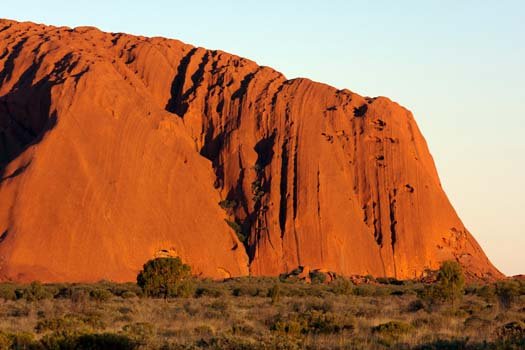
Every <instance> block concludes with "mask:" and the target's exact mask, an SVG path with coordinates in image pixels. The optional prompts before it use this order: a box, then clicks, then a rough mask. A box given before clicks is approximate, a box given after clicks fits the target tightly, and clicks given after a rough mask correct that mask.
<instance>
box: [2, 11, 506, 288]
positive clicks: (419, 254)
mask: <svg viewBox="0 0 525 350" xmlns="http://www.w3.org/2000/svg"><path fill="white" fill-rule="evenodd" d="M0 39H1V40H0V162H1V163H0V164H2V165H1V167H0V174H1V178H2V180H1V182H0V278H2V279H14V280H32V279H38V280H42V281H95V280H99V279H112V280H117V281H128V280H133V279H134V278H135V276H136V273H137V271H138V270H139V268H140V267H141V265H142V264H143V263H144V262H145V261H146V260H148V259H150V258H152V257H154V256H156V255H158V254H166V251H167V252H169V254H172V255H179V256H181V257H182V259H183V260H184V261H185V262H187V263H189V264H191V265H192V267H193V270H194V271H195V272H196V273H197V274H200V275H203V276H210V277H214V278H222V277H229V276H241V275H247V274H248V273H251V274H254V275H276V274H279V273H282V272H287V271H290V270H293V269H294V268H296V267H297V266H298V265H305V266H309V267H310V268H312V269H327V270H329V271H335V272H337V273H341V274H346V275H350V274H363V275H366V274H372V275H376V276H395V277H398V278H411V277H417V276H420V275H421V274H422V273H423V272H424V270H425V269H428V268H432V269H433V268H437V267H438V266H439V263H440V261H443V260H446V259H457V260H458V261H460V262H461V263H462V264H463V266H464V267H465V268H466V270H467V271H468V273H469V274H470V275H476V276H480V277H481V276H485V277H498V276H500V273H499V272H498V271H497V270H496V269H495V268H494V267H493V266H492V265H491V263H490V262H489V261H488V259H487V258H486V256H485V255H484V253H483V251H482V250H481V248H480V247H479V245H478V244H477V243H476V241H475V240H474V238H473V237H472V236H471V235H470V233H469V232H468V231H467V230H466V229H465V227H464V226H463V224H462V223H461V220H460V219H459V218H458V216H457V215H456V213H455V211H454V209H453V208H452V206H451V205H450V203H449V201H448V199H447V197H446V195H445V193H444V192H443V190H442V188H441V185H440V182H439V178H438V175H437V173H436V169H435V166H434V163H433V160H432V157H431V156H430V153H429V151H428V149H427V146H426V143H425V141H424V138H423V136H422V135H421V133H420V132H419V130H418V128H417V125H416V123H415V121H414V119H413V117H412V115H411V113H410V112H409V111H407V110H406V109H404V108H403V107H401V106H399V105H398V104H396V103H394V102H392V101H390V100H389V99H387V98H384V97H379V98H373V99H372V98H364V97H361V96H359V95H357V94H355V93H353V92H351V91H348V90H336V89H334V88H332V87H330V86H327V85H324V84H320V83H316V82H312V81H310V80H308V79H294V80H286V78H285V77H284V76H283V75H282V74H280V73H278V72H276V71H274V70H273V69H271V68H267V67H260V66H258V65H257V64H255V63H254V62H252V61H249V60H246V59H243V58H240V57H237V56H234V55H230V54H227V53H224V52H221V51H210V50H205V49H202V48H195V47H192V46H190V45H185V44H183V43H181V42H179V41H176V40H168V39H163V38H144V37H135V36H130V35H125V34H111V33H103V32H100V31H98V30H97V29H94V28H89V27H83V28H75V29H70V28H65V27H63V28H56V27H51V26H43V25H36V24H31V23H17V22H12V21H6V20H0ZM224 199H227V200H229V201H230V202H231V203H235V206H234V207H233V208H230V209H228V210H223V209H222V208H221V207H220V206H219V204H218V203H219V201H221V200H224ZM225 219H227V220H230V221H235V220H236V221H237V222H238V223H239V225H240V226H242V229H243V234H244V235H245V236H247V237H246V240H245V241H244V244H243V243H242V242H241V241H240V240H239V239H238V238H237V236H236V234H235V233H234V232H233V230H232V229H231V228H230V227H229V226H228V224H227V223H226V221H225Z"/></svg>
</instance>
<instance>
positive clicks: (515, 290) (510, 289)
mask: <svg viewBox="0 0 525 350" xmlns="http://www.w3.org/2000/svg"><path fill="white" fill-rule="evenodd" d="M496 295H497V296H498V300H499V303H500V305H501V306H502V307H503V308H504V309H510V308H511V307H512V304H513V303H514V302H515V301H516V300H518V298H519V295H520V285H519V283H518V281H512V280H509V281H499V282H498V283H496Z"/></svg>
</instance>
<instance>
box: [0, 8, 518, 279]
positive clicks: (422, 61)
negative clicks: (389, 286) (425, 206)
mask: <svg viewBox="0 0 525 350" xmlns="http://www.w3.org/2000/svg"><path fill="white" fill-rule="evenodd" d="M0 17H5V18H11V19H16V20H30V21H34V22H41V23H46V24H54V25H67V26H78V25H92V26H96V27H99V28H101V29H103V30H106V31H119V32H128V33H134V34H141V35H147V36H153V35H159V36H165V37H171V38H177V39H180V40H182V41H185V42H188V43H191V44H194V45H199V46H204V47H207V48H211V49H221V50H224V51H228V52H232V53H235V54H238V55H241V56H245V57H248V58H250V59H253V60H255V61H256V62H258V63H259V64H261V65H266V66H271V67H273V68H275V69H277V70H279V71H281V72H283V73H284V74H285V75H286V76H287V77H288V78H294V77H299V76H304V77H308V78H311V79H313V80H318V81H322V82H325V83H328V84H330V85H333V86H336V87H338V88H343V87H346V88H349V89H350V90H353V91H355V92H357V93H360V94H362V95H369V96H377V95H384V96H388V97H390V98H392V99H393V100H395V101H397V102H399V103H401V104H402V105H404V106H405V107H407V108H408V109H410V110H411V111H412V112H413V113H414V115H415V117H416V120H417V121H418V123H419V126H420V127H421V129H422V131H423V134H424V135H425V137H426V139H427V142H428V143H429V146H430V150H431V152H432V154H433V156H434V159H435V161H436V164H437V167H438V170H439V173H440V176H441V180H442V183H443V186H444V188H445V190H446V192H447V194H448V195H449V197H450V199H451V201H452V203H453V204H454V206H455V208H456V210H457V211H458V213H459V215H460V216H461V218H462V219H463V221H464V223H465V224H466V226H467V227H468V228H469V229H470V231H471V232H472V233H473V234H474V236H475V237H476V238H477V239H478V241H479V242H480V244H481V245H482V247H483V248H484V249H485V251H486V252H487V254H488V256H489V258H490V259H491V260H492V261H493V262H494V263H495V265H496V266H497V267H498V268H500V269H501V270H502V271H503V272H504V273H506V274H518V273H525V186H524V181H525V135H524V133H525V118H524V117H525V1H520V0H516V1H510V0H493V1H483V0H477V1H474V0H463V1H460V0H450V1H446V0H442V1H438V0H435V1H431V0H429V1H420V0H414V1H408V0H405V1H403V0H397V1H387V0H385V1H365V0H360V1H349V0H346V1H343V0H341V1H337V0H332V1H308V0H296V1H295V0H289V1H284V0H281V1H277V0H275V1H274V0H266V1H250V0H244V1H240V0H239V1H232V0H230V1H210V0H208V1H205V0H201V1H185V2H181V1H154V0H150V1H145V0H144V1H131V0H128V1H108V0H91V1H56V0H47V1H41V0H26V1H5V3H3V4H2V7H1V10H0ZM522 215H523V217H522Z"/></svg>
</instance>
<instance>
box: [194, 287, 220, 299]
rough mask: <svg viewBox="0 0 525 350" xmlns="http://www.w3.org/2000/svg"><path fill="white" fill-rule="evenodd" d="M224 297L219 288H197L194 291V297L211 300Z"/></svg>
mask: <svg viewBox="0 0 525 350" xmlns="http://www.w3.org/2000/svg"><path fill="white" fill-rule="evenodd" d="M222 296H224V292H223V291H222V289H220V288H216V287H213V286H209V287H208V286H206V287H199V288H197V289H196V291H195V297H197V298H200V297H211V298H220V297H222Z"/></svg>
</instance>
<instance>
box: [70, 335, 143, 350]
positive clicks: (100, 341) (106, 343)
mask: <svg viewBox="0 0 525 350" xmlns="http://www.w3.org/2000/svg"><path fill="white" fill-rule="evenodd" d="M74 344H75V347H74V349H78V350H106V349H112V350H132V349H136V348H137V347H138V344H137V343H135V342H134V341H133V340H131V339H130V338H129V337H127V336H125V335H121V334H114V333H99V334H84V335H81V336H79V337H78V338H76V339H75V341H74Z"/></svg>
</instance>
